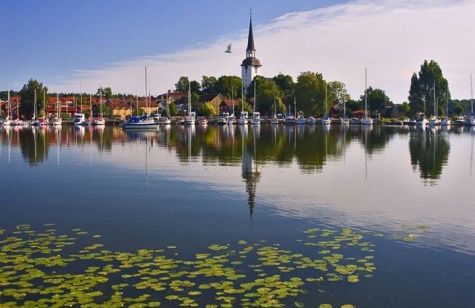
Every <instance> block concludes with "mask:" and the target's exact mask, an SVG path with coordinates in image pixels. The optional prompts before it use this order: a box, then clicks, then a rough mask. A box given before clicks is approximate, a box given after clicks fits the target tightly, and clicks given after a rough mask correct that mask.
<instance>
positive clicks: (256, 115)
mask: <svg viewBox="0 0 475 308" xmlns="http://www.w3.org/2000/svg"><path fill="white" fill-rule="evenodd" d="M256 83H257V82H256V80H254V104H253V106H252V120H251V123H252V124H253V125H260V124H261V113H260V112H258V111H256V104H257V100H256Z"/></svg>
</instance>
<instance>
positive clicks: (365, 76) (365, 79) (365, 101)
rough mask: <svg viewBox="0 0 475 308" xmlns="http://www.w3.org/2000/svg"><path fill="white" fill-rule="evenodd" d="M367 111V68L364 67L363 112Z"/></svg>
mask: <svg viewBox="0 0 475 308" xmlns="http://www.w3.org/2000/svg"><path fill="white" fill-rule="evenodd" d="M367 112H368V69H367V68H365V69H364V114H365V115H366V113H367Z"/></svg>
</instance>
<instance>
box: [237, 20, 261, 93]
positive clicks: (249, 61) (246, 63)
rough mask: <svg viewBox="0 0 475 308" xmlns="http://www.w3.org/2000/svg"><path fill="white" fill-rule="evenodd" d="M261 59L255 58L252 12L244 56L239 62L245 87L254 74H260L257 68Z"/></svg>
mask: <svg viewBox="0 0 475 308" xmlns="http://www.w3.org/2000/svg"><path fill="white" fill-rule="evenodd" d="M261 66H262V64H261V61H259V60H258V59H257V58H256V47H255V46H254V34H253V32H252V14H251V16H250V19H249V35H248V37H247V48H246V58H245V59H244V60H243V61H242V64H241V78H242V82H243V84H244V87H245V89H247V88H248V87H249V85H250V84H251V82H252V80H253V79H254V77H255V76H257V75H260V74H259V69H260V67H261Z"/></svg>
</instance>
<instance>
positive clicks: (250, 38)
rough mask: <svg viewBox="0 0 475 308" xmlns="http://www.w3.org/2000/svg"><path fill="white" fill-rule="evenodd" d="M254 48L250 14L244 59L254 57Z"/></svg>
mask: <svg viewBox="0 0 475 308" xmlns="http://www.w3.org/2000/svg"><path fill="white" fill-rule="evenodd" d="M255 52H256V47H255V46H254V34H253V33H252V12H251V16H250V18H249V35H248V36H247V49H246V57H247V58H249V57H254V53H255Z"/></svg>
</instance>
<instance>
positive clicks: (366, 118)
mask: <svg viewBox="0 0 475 308" xmlns="http://www.w3.org/2000/svg"><path fill="white" fill-rule="evenodd" d="M364 77H365V78H364V79H365V82H364V87H365V89H364V115H363V117H362V118H361V121H360V122H361V125H373V119H371V117H370V116H369V115H368V85H367V81H368V71H367V69H366V68H365V70H364Z"/></svg>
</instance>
